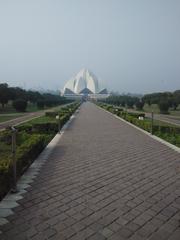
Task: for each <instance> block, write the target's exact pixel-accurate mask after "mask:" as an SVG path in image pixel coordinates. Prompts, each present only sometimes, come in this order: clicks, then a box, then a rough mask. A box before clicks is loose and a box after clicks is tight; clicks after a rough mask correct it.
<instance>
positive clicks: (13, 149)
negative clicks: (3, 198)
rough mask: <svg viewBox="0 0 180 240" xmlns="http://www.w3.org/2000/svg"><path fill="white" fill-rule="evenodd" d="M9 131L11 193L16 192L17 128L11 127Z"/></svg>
mask: <svg viewBox="0 0 180 240" xmlns="http://www.w3.org/2000/svg"><path fill="white" fill-rule="evenodd" d="M11 132H12V163H13V184H12V189H11V192H12V193H16V192H17V184H16V180H17V179H16V178H17V176H16V174H17V173H16V134H17V129H15V127H13V126H12V127H11Z"/></svg>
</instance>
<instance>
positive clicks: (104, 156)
mask: <svg viewBox="0 0 180 240" xmlns="http://www.w3.org/2000/svg"><path fill="white" fill-rule="evenodd" d="M19 204H20V206H18V207H16V208H15V209H14V212H15V214H14V215H11V216H9V217H8V220H9V221H10V223H9V224H6V225H4V226H3V227H1V228H0V230H1V231H2V234H1V235H0V239H3V240H7V239H9V240H25V239H32V240H41V239H44V240H45V239H52V240H64V239H70V240H83V239H89V240H95V239H97V240H102V239H109V240H122V239H131V240H133V239H134V240H142V239H144V240H145V239H151V240H162V239H169V240H177V239H178V240H179V239H180V227H179V219H180V215H179V214H180V158H179V153H177V152H175V151H174V150H172V149H170V148H168V147H167V146H165V145H163V144H161V143H159V142H157V141H155V140H154V139H152V138H150V137H149V136H147V135H145V134H144V133H142V132H140V131H139V130H137V129H135V128H133V127H131V126H129V125H128V124H126V123H124V122H122V121H120V120H118V119H116V118H114V117H113V116H112V115H110V114H109V113H106V112H105V111H103V110H101V109H99V108H98V107H96V106H95V105H93V104H91V103H84V104H83V105H82V107H81V110H80V112H79V114H78V115H77V117H76V118H75V119H74V120H73V122H72V123H71V124H70V126H69V128H68V129H67V130H66V132H65V134H64V135H63V137H62V139H61V140H60V141H59V142H58V144H57V146H56V147H55V149H54V151H53V152H52V154H51V155H50V157H49V159H48V161H47V162H46V163H45V165H43V167H42V169H41V171H40V174H39V175H38V177H37V178H36V180H35V181H34V183H32V185H31V187H30V188H29V191H28V193H26V194H25V195H24V199H21V200H19Z"/></svg>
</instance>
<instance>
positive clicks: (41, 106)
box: [37, 100, 45, 109]
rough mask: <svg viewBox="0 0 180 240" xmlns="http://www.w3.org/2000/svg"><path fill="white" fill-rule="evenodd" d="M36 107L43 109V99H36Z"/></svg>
mask: <svg viewBox="0 0 180 240" xmlns="http://www.w3.org/2000/svg"><path fill="white" fill-rule="evenodd" d="M37 107H38V108H39V109H43V108H44V107H45V102H44V101H43V100H38V101H37Z"/></svg>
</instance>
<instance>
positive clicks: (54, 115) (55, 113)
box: [45, 112, 58, 118]
mask: <svg viewBox="0 0 180 240" xmlns="http://www.w3.org/2000/svg"><path fill="white" fill-rule="evenodd" d="M45 115H46V116H47V117H53V118H55V117H56V116H57V115H58V112H46V113H45Z"/></svg>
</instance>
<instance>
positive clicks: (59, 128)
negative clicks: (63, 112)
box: [56, 115, 61, 133]
mask: <svg viewBox="0 0 180 240" xmlns="http://www.w3.org/2000/svg"><path fill="white" fill-rule="evenodd" d="M56 120H57V121H58V132H59V133H60V131H61V122H60V116H59V115H56Z"/></svg>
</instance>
